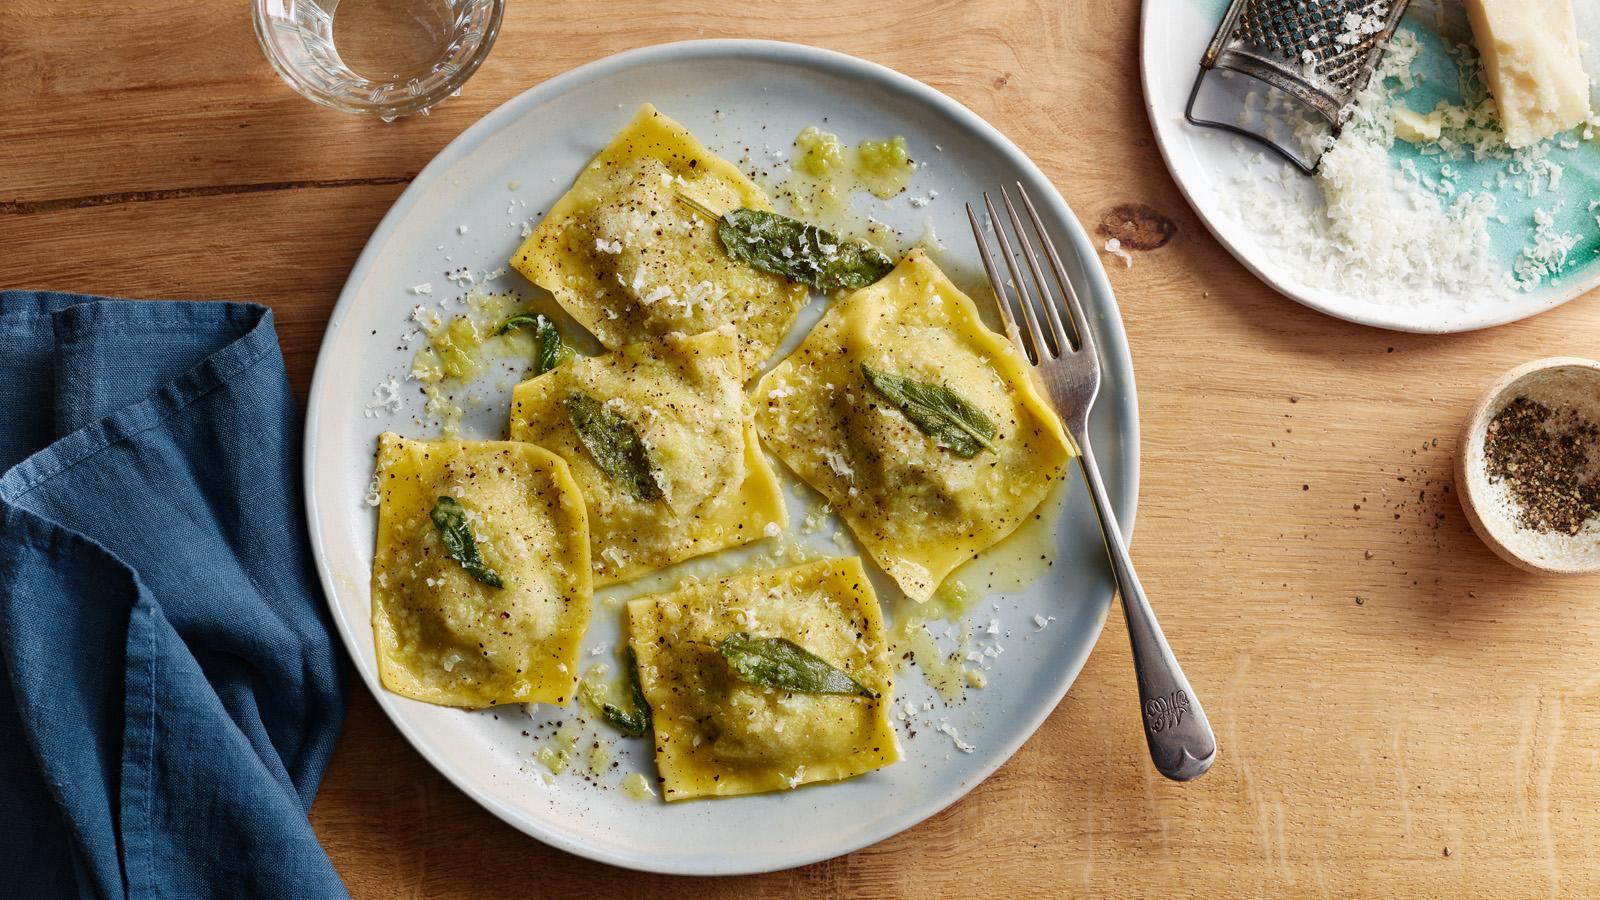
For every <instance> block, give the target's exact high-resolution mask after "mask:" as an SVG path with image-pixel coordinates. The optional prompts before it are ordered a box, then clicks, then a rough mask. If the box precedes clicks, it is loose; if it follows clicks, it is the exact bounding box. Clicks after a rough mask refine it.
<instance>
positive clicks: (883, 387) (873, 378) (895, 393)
mask: <svg viewBox="0 0 1600 900" xmlns="http://www.w3.org/2000/svg"><path fill="white" fill-rule="evenodd" d="M861 374H862V375H863V376H864V377H865V378H866V379H867V383H868V384H870V385H872V387H873V389H874V390H876V391H877V392H878V393H880V394H882V395H883V396H884V397H885V398H887V399H888V401H889V402H890V403H893V404H894V405H895V408H896V409H898V410H900V411H901V412H903V413H905V415H906V418H908V419H910V420H911V423H912V424H913V425H916V426H917V428H918V429H920V430H921V431H922V433H923V434H925V435H927V436H928V437H931V438H933V440H934V443H937V444H938V445H939V446H941V447H945V448H947V449H948V450H949V451H950V452H951V453H954V454H955V455H957V456H959V457H961V458H962V459H971V458H972V457H974V456H977V455H978V451H979V450H981V449H985V448H987V449H989V450H993V449H995V446H994V436H995V433H996V431H997V430H998V429H996V428H995V424H994V423H993V422H991V421H990V420H989V417H988V416H986V415H984V414H983V411H982V410H980V409H978V408H977V407H976V406H973V405H972V404H971V403H969V402H967V401H966V399H964V398H963V397H962V396H961V395H959V394H957V393H956V392H954V391H952V390H950V389H949V388H947V387H944V386H942V385H937V384H927V383H925V382H921V381H913V380H911V379H910V378H902V377H900V376H898V375H890V374H888V373H887V372H881V371H879V370H877V369H874V368H873V367H871V366H869V365H867V364H866V363H862V364H861Z"/></svg>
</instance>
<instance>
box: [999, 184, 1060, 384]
mask: <svg viewBox="0 0 1600 900" xmlns="http://www.w3.org/2000/svg"><path fill="white" fill-rule="evenodd" d="M1017 189H1018V190H1021V189H1022V182H1020V181H1019V182H1017ZM1000 196H1001V198H1003V199H1004V200H1005V202H1006V215H1008V216H1010V217H1011V229H1012V230H1013V231H1014V232H1016V235H1017V243H1019V244H1021V245H1022V252H1023V255H1025V256H1026V257H1027V258H1028V271H1029V272H1031V273H1032V274H1033V284H1034V286H1035V287H1037V288H1038V289H1039V301H1040V303H1039V305H1040V306H1043V307H1044V315H1045V318H1046V319H1048V320H1049V324H1050V336H1051V337H1053V338H1055V343H1056V355H1057V356H1066V355H1067V354H1068V353H1071V352H1072V351H1074V350H1076V349H1078V348H1077V347H1076V346H1075V345H1074V344H1073V343H1072V339H1071V338H1069V337H1067V331H1066V329H1065V328H1062V327H1061V314H1060V313H1058V312H1057V311H1056V306H1057V305H1058V304H1059V303H1060V301H1059V300H1057V299H1056V297H1055V294H1054V293H1053V292H1052V291H1051V290H1050V286H1049V285H1047V284H1045V283H1044V272H1043V271H1041V270H1040V269H1039V253H1038V251H1037V250H1034V249H1033V242H1032V241H1030V240H1028V231H1027V229H1025V228H1023V227H1022V219H1021V218H1019V217H1018V216H1017V208H1016V207H1015V206H1013V205H1012V203H1011V192H1010V191H1009V190H1006V188H1004V187H1001V188H1000ZM1034 227H1035V228H1038V223H1037V222H1035V223H1034ZM1035 233H1036V234H1038V235H1039V237H1040V239H1041V240H1045V241H1048V240H1049V238H1047V237H1045V233H1044V230H1043V229H1042V228H1039V229H1038V230H1037V231H1036V232H1035Z"/></svg>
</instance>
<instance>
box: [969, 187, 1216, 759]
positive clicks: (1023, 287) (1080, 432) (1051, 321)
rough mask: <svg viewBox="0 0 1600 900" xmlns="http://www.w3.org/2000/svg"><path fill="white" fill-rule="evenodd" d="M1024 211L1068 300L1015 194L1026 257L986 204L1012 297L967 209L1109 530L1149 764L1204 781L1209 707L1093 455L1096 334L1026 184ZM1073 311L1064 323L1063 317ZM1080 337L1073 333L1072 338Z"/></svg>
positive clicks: (1009, 320)
mask: <svg viewBox="0 0 1600 900" xmlns="http://www.w3.org/2000/svg"><path fill="white" fill-rule="evenodd" d="M1017 191H1018V193H1019V195H1020V196H1021V198H1022V205H1023V207H1024V208H1025V209H1026V210H1027V211H1028V219H1029V221H1030V223H1031V224H1032V225H1033V231H1034V233H1035V234H1036V235H1038V237H1039V243H1040V244H1042V245H1043V246H1044V251H1045V256H1046V257H1047V258H1048V259H1049V261H1050V269H1051V271H1052V273H1053V274H1054V276H1055V283H1056V285H1057V286H1058V288H1059V293H1060V295H1062V297H1063V298H1064V301H1063V299H1060V298H1058V297H1057V296H1056V293H1055V292H1052V291H1051V289H1050V286H1049V285H1048V284H1046V283H1045V277H1044V272H1043V271H1042V270H1041V269H1040V267H1039V254H1038V252H1037V251H1036V250H1035V249H1034V247H1033V243H1032V242H1031V241H1030V240H1029V239H1028V233H1027V231H1026V230H1025V229H1024V228H1023V227H1022V219H1021V218H1020V217H1019V216H1018V215H1017V208H1016V206H1015V205H1013V204H1012V202H1011V192H1010V191H1009V190H1007V189H1006V188H1004V187H1002V188H1001V189H1000V195H1001V198H1002V199H1003V200H1004V202H1005V208H1006V216H1007V218H1008V219H1009V220H1010V222H1011V229H1012V231H1013V233H1015V234H1016V236H1017V242H1018V243H1019V244H1021V245H1022V251H1023V252H1022V254H1021V258H1019V256H1018V254H1017V253H1015V252H1013V250H1012V247H1011V241H1010V239H1008V238H1007V237H1006V229H1005V224H1004V222H1002V221H1001V219H1000V216H999V215H998V214H996V213H995V209H994V204H993V203H992V202H990V200H989V194H988V192H985V193H984V195H983V206H984V209H985V211H986V212H988V214H989V221H990V222H992V223H993V224H994V234H995V237H996V238H998V239H999V242H1000V252H1001V253H1002V254H1003V255H1004V256H1005V260H1006V266H1007V268H1008V269H1009V270H1010V272H1011V287H1012V288H1013V290H1012V291H1007V283H1006V281H1005V279H1003V278H1002V277H1001V275H1000V270H999V269H998V267H997V266H996V265H995V261H994V251H993V250H992V249H991V247H990V244H989V239H988V238H987V237H986V236H985V233H984V229H983V225H982V224H981V223H980V221H979V219H978V214H977V212H976V211H975V210H974V209H973V208H972V204H970V203H968V204H967V218H968V219H969V220H971V222H972V234H973V236H974V237H976V238H977V239H978V246H979V247H980V248H981V249H982V251H983V269H984V271H985V272H986V273H988V275H989V283H990V284H991V285H993V287H994V295H995V299H996V300H997V301H998V304H999V306H1000V316H1001V319H1002V320H1003V321H1004V323H1005V328H1006V333H1007V334H1008V335H1009V336H1010V337H1011V340H1012V341H1014V342H1015V343H1016V344H1017V345H1018V347H1019V348H1020V349H1021V350H1022V352H1023V354H1024V355H1026V356H1027V358H1028V361H1029V362H1031V363H1033V366H1034V369H1035V371H1037V373H1038V374H1039V376H1040V378H1041V380H1042V381H1043V383H1044V386H1045V388H1046V390H1047V392H1048V393H1049V395H1050V399H1051V401H1052V402H1053V403H1054V404H1055V407H1056V411H1057V412H1058V413H1060V415H1061V420H1062V423H1063V424H1064V425H1065V426H1066V429H1067V433H1068V434H1069V435H1071V437H1072V441H1073V442H1074V443H1075V444H1076V445H1077V448H1078V463H1079V465H1080V466H1081V467H1082V469H1083V480H1084V481H1085V482H1086V483H1087V484H1088V486H1089V496H1091V497H1093V498H1094V511H1095V515H1096V516H1097V517H1098V518H1099V519H1100V531H1101V533H1102V534H1104V535H1105V542H1106V552H1107V553H1109V554H1110V556H1111V571H1112V572H1113V574H1114V575H1115V576H1116V579H1117V588H1118V593H1119V594H1121V595H1122V612H1123V616H1124V617H1125V618H1126V619H1127V620H1128V637H1129V638H1130V639H1131V641H1132V643H1133V668H1134V672H1135V674H1136V676H1137V677H1138V679H1139V705H1140V707H1141V708H1142V709H1143V711H1144V736H1145V741H1146V742H1147V743H1148V744H1149V745H1150V758H1151V760H1153V761H1154V762H1155V765H1156V769H1157V770H1159V771H1160V772H1161V774H1163V775H1165V776H1167V777H1168V778H1171V779H1173V780H1175V781H1188V780H1189V779H1191V778H1198V777H1200V776H1201V775H1204V774H1205V772H1206V770H1207V769H1209V768H1211V763H1212V761H1213V760H1215V759H1216V757H1217V740H1216V738H1215V737H1214V736H1212V734H1211V723H1210V722H1209V721H1207V720H1206V714H1205V710H1204V709H1202V708H1201V706H1200V700H1199V698H1197V697H1196V696H1195V695H1194V689H1193V688H1191V687H1190V686H1189V679H1187V678H1185V677H1184V676H1183V669H1181V668H1179V666H1178V660H1177V658H1176V657H1174V656H1173V655H1172V648H1171V647H1169V646H1167V638H1166V636H1165V635H1163V634H1162V633H1161V626H1160V625H1159V624H1158V623H1157V622H1156V614H1155V612H1154V611H1153V610H1151V609H1150V601H1149V599H1148V598H1147V597H1145V593H1144V588H1143V587H1141V586H1140V585H1139V576H1137V575H1135V574H1134V571H1133V561H1132V560H1131V559H1129V557H1128V547H1127V545H1126V544H1124V543H1123V541H1122V531H1121V530H1120V529H1119V528H1118V527H1117V518H1116V514H1115V513H1114V512H1112V510H1111V501H1110V499H1109V498H1108V497H1107V496H1106V486H1105V483H1104V482H1103V481H1102V480H1101V479H1100V467H1099V466H1098V465H1096V464H1095V460H1094V450H1093V449H1092V448H1091V447H1090V446H1089V410H1090V408H1091V407H1093V406H1094V398H1095V395H1096V394H1098V393H1099V392H1100V357H1099V355H1098V354H1097V353H1096V352H1095V346H1094V331H1093V329H1092V328H1090V327H1089V320H1088V319H1087V318H1085V317H1084V314H1083V307H1082V306H1081V305H1079V303H1078V295H1077V292H1076V291H1074V290H1073V289H1072V281H1071V280H1070V279H1069V278H1067V272H1066V269H1065V268H1063V267H1062V265H1061V257H1060V256H1058V255H1057V254H1056V248H1055V245H1054V244H1052V243H1051V242H1050V236H1049V235H1048V234H1046V233H1045V230H1044V224H1043V223H1041V222H1040V221H1039V213H1038V212H1037V211H1036V210H1035V209H1034V208H1033V200H1032V199H1031V198H1030V197H1029V196H1028V192H1027V190H1026V189H1025V188H1023V186H1022V183H1021V182H1018V183H1017ZM1024 265H1026V267H1027V270H1028V274H1030V275H1031V276H1032V283H1033V289H1030V288H1029V286H1028V283H1029V279H1028V278H1027V277H1025V275H1024V272H1023V266H1024ZM1012 294H1015V297H1016V299H1015V302H1016V304H1017V306H1018V307H1019V308H1020V309H1021V310H1022V318H1023V321H1024V322H1025V323H1026V324H1027V329H1028V330H1027V333H1026V334H1023V332H1022V331H1021V330H1020V329H1018V327H1017V324H1016V321H1015V320H1014V319H1013V317H1012V314H1011V310H1010V308H1009V307H1010V305H1011V303H1012V302H1013V301H1012V299H1011V295H1012ZM1063 310H1064V311H1065V317H1063V315H1062V312H1063ZM1069 328H1070V331H1071V333H1070V334H1069V331H1068V329H1069Z"/></svg>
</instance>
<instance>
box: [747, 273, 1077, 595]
mask: <svg viewBox="0 0 1600 900" xmlns="http://www.w3.org/2000/svg"><path fill="white" fill-rule="evenodd" d="M897 385H898V386H899V387H898V388H897ZM752 403H753V404H754V405H755V408H756V427H757V429H758V430H759V431H760V433H761V438H762V440H763V441H765V442H766V443H767V445H768V446H770V447H772V448H773V450H774V452H776V453H777V454H778V457H779V458H780V459H782V460H783V462H784V464H785V465H787V466H788V467H789V468H790V469H792V470H794V472H795V474H797V475H799V476H800V477H801V478H802V479H804V480H805V481H806V483H807V484H809V485H811V486H812V487H814V488H816V489H817V490H818V491H820V492H821V493H822V495H823V496H824V497H826V498H827V499H828V502H829V503H831V504H832V505H833V507H834V509H836V510H838V511H839V515H840V517H841V518H843V519H844V521H845V523H846V524H848V525H849V526H850V529H851V530H852V531H853V532H855V535H856V538H857V539H858V540H859V541H860V542H861V544H862V546H863V547H865V548H866V550H867V552H868V553H869V554H871V555H872V558H873V559H874V560H876V561H877V563H878V565H880V566H882V567H883V569H884V571H886V572H888V573H889V575H890V576H891V577H893V578H894V580H895V581H896V582H897V583H898V584H899V585H900V587H901V588H902V589H903V590H904V591H905V592H906V595H907V596H909V597H911V598H912V599H913V600H917V601H919V602H920V601H925V600H927V599H928V598H929V597H930V596H932V595H933V592H934V591H935V590H936V589H937V588H938V587H939V584H940V583H941V582H942V581H944V578H945V576H946V575H948V574H950V572H951V571H952V570H954V569H955V568H956V567H957V566H959V565H961V564H962V563H963V562H966V561H967V560H969V559H971V558H972V557H973V556H975V555H976V554H978V553H979V552H981V551H983V550H985V549H987V548H988V547H990V546H993V545H994V544H995V543H997V542H999V541H1000V540H1001V539H1002V538H1004V537H1005V536H1006V535H1008V534H1010V533H1011V532H1012V531H1013V530H1015V529H1016V527H1017V526H1018V525H1020V524H1021V523H1022V522H1023V520H1024V519H1026V518H1027V516H1028V514H1029V513H1031V512H1032V511H1033V509H1034V507H1036V506H1038V505H1039V501H1040V500H1042V499H1044V496H1045V493H1046V492H1047V491H1048V490H1049V487H1050V483H1051V481H1052V480H1053V479H1055V478H1057V477H1058V476H1060V474H1061V471H1062V469H1063V468H1064V467H1065V466H1066V464H1067V462H1068V461H1069V460H1071V459H1072V455H1073V451H1072V449H1071V444H1070V442H1069V440H1068V438H1067V435H1066V433H1065V432H1064V431H1063V430H1062V427H1061V422H1060V420H1059V419H1058V418H1057V417H1056V414H1055V412H1054V411H1053V410H1052V409H1051V408H1050V406H1049V404H1048V403H1046V401H1045V400H1044V399H1043V398H1042V397H1040V395H1039V393H1038V391H1037V389H1036V388H1035V387H1034V383H1033V380H1032V378H1030V376H1029V374H1028V367H1027V362H1026V360H1025V359H1024V358H1023V357H1022V355H1021V354H1020V353H1019V352H1018V351H1017V349H1016V348H1015V347H1014V346H1013V345H1012V344H1011V342H1010V341H1007V340H1006V339H1004V338H1002V337H1000V336H999V335H997V334H995V333H994V332H993V331H990V330H989V328H988V327H987V326H985V325H984V324H983V321H982V320H981V319H979V317H978V310H977V307H975V306H974V305H973V303H972V300H971V299H970V298H968V297H967V295H965V294H963V293H961V291H960V290H958V289H957V288H956V286H955V285H953V284H951V283H950V280H949V279H948V278H946V277H945V275H944V273H943V272H941V271H939V268H938V267H937V266H935V265H934V264H933V263H932V262H931V261H929V259H928V258H927V256H926V255H925V254H923V253H922V251H920V250H913V251H911V252H910V253H909V254H907V255H906V258H905V259H904V260H902V261H901V263H900V265H899V266H897V267H896V268H895V270H894V271H892V272H890V273H889V274H888V275H886V276H884V278H883V279H882V280H880V281H878V282H877V283H876V284H873V285H871V286H869V287H865V288H862V289H861V290H859V291H856V292H855V293H854V294H851V295H850V296H848V297H846V298H845V299H843V300H841V301H839V302H838V303H836V304H835V305H834V306H833V308H831V309H829V310H828V312H827V314H826V315H824V316H823V317H822V321H821V322H819V323H818V324H817V327H816V328H815V329H813V330H812V332H811V334H809V335H807V337H806V339H805V341H804V342H803V343H802V344H801V345H800V346H799V347H798V348H797V349H796V350H795V352H794V353H793V354H791V355H790V356H789V357H788V358H787V359H785V360H784V361H783V362H781V363H779V364H778V366H777V367H776V368H774V369H773V370H772V371H771V372H769V373H767V375H766V377H764V378H762V379H761V382H760V383H759V384H757V385H756V389H755V393H754V395H753V397H752ZM930 403H931V404H932V405H933V406H934V407H939V408H937V409H932V410H931V411H930V409H929V406H928V404H930ZM951 413H954V414H955V415H954V416H953V417H952V415H951ZM962 429H968V430H962ZM969 430H970V431H971V433H970V434H969V433H968V432H969Z"/></svg>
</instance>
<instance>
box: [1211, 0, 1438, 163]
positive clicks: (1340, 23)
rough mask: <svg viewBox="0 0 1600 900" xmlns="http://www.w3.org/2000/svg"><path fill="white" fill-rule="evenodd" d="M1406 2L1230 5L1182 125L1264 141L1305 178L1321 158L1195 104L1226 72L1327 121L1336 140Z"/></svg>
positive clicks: (1298, 0) (1292, 0) (1299, 0)
mask: <svg viewBox="0 0 1600 900" xmlns="http://www.w3.org/2000/svg"><path fill="white" fill-rule="evenodd" d="M1408 2H1409V0H1321V2H1318V0H1232V2H1231V3H1229V4H1228V11H1227V13H1226V14H1225V15H1223V17H1222V24H1221V25H1219V26H1218V27H1217V33H1216V36H1214V37H1213V38H1212V39H1211V45H1210V46H1209V47H1207V48H1206V52H1205V55H1204V56H1202V57H1201V58H1200V73H1199V74H1198V75H1197V76H1195V80H1194V88H1193V89H1192V90H1190V91H1189V103H1188V106H1187V107H1185V108H1184V117H1185V118H1187V119H1188V120H1189V121H1190V122H1192V123H1194V124H1196V125H1204V126H1208V127H1211V128H1221V129H1223V130H1225V131H1231V132H1234V133H1235V134H1240V135H1243V136H1245V137H1248V138H1251V139H1252V140H1256V141H1260V142H1261V143H1263V144H1266V145H1267V146H1268V147H1270V148H1272V149H1273V150H1274V151H1276V152H1277V153H1278V154H1280V155H1281V156H1283V157H1284V158H1285V159H1287V160H1289V161H1290V162H1292V163H1294V164H1295V165H1296V166H1298V167H1299V168H1300V169H1301V170H1302V171H1304V172H1305V173H1306V174H1308V175H1309V174H1311V173H1312V172H1314V171H1316V168H1317V162H1318V161H1319V160H1320V159H1321V155H1320V153H1319V154H1318V155H1317V156H1315V157H1311V158H1307V157H1306V156H1305V155H1304V153H1303V151H1302V150H1301V148H1299V147H1296V146H1294V145H1293V143H1292V142H1291V141H1290V139H1289V138H1288V137H1287V136H1285V137H1284V138H1283V140H1282V141H1281V142H1280V141H1279V140H1276V139H1274V137H1273V136H1272V135H1270V134H1259V133H1257V132H1254V131H1250V130H1248V129H1246V128H1243V127H1241V126H1240V125H1237V124H1234V123H1232V122H1223V121H1219V120H1216V119H1203V118H1200V117H1198V116H1197V115H1196V114H1195V99H1196V98H1197V97H1199V96H1200V86H1201V84H1202V83H1204V82H1205V80H1206V77H1207V76H1208V75H1212V74H1215V71H1216V70H1217V69H1229V70H1232V71H1235V72H1239V73H1242V74H1244V75H1248V76H1250V77H1252V78H1256V79H1259V80H1260V81H1263V82H1265V83H1266V84H1268V85H1270V86H1272V87H1275V88H1277V89H1278V90H1280V91H1282V92H1284V93H1285V94H1286V95H1288V96H1289V97H1290V98H1291V99H1292V100H1294V101H1295V102H1297V103H1299V104H1300V105H1301V106H1303V107H1306V108H1308V109H1310V110H1311V111H1313V112H1315V113H1316V114H1317V115H1318V116H1320V117H1322V118H1323V119H1325V120H1327V122H1328V124H1329V126H1331V127H1332V129H1333V133H1334V134H1335V135H1337V134H1338V132H1339V127H1340V126H1341V125H1342V124H1343V120H1344V117H1343V116H1342V114H1341V111H1342V110H1343V109H1344V108H1345V107H1346V106H1347V105H1349V103H1350V101H1351V99H1352V98H1353V97H1354V96H1355V94H1356V92H1357V91H1359V90H1361V88H1362V87H1364V86H1365V85H1366V83H1367V79H1369V78H1371V77H1372V72H1373V70H1374V69H1376V68H1377V65H1378V59H1379V57H1380V56H1381V55H1382V53H1383V47H1384V45H1385V43H1387V42H1388V40H1389V38H1390V36H1392V35H1393V34H1394V30H1395V28H1396V27H1398V26H1399V24H1400V17H1401V15H1403V14H1404V13H1405V10H1406V4H1407V3H1408Z"/></svg>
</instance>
